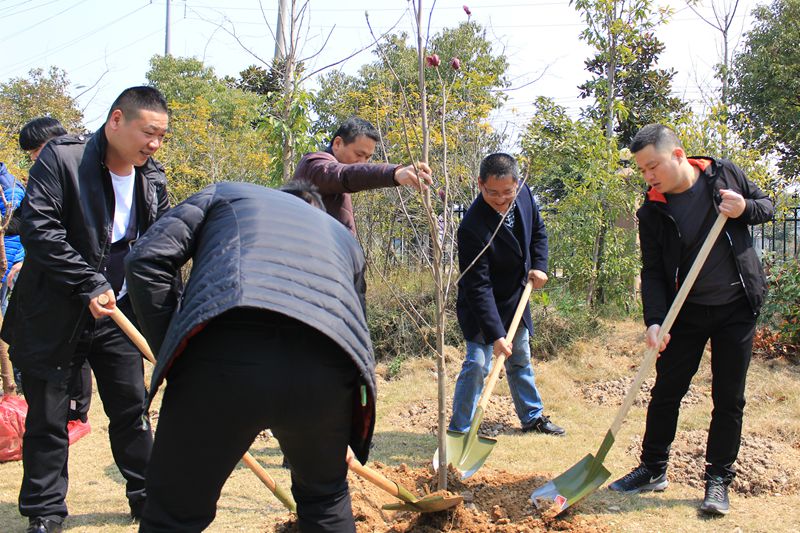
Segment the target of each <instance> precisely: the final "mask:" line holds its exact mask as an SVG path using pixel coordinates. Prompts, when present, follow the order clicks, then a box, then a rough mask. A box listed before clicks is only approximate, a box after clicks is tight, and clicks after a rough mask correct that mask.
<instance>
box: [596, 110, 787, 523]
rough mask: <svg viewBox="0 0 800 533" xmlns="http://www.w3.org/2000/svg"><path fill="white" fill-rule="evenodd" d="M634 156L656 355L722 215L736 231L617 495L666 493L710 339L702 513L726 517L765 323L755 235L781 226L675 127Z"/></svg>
mask: <svg viewBox="0 0 800 533" xmlns="http://www.w3.org/2000/svg"><path fill="white" fill-rule="evenodd" d="M631 152H633V154H634V157H635V159H636V164H637V165H638V166H639V169H640V170H641V171H642V174H643V175H644V180H645V182H647V185H648V186H649V187H648V190H647V194H646V197H645V201H644V204H643V205H642V207H641V208H640V209H639V211H638V212H637V213H636V215H637V217H638V219H639V238H640V241H641V247H642V304H643V309H644V321H645V325H646V326H647V332H646V342H647V344H648V346H650V347H655V345H656V342H657V339H658V332H659V330H660V328H661V323H662V322H663V321H664V317H665V316H666V314H667V311H668V309H669V306H670V305H671V303H672V301H673V299H674V298H675V296H676V294H677V292H678V289H679V288H680V285H681V283H683V280H684V278H685V276H686V274H687V273H688V272H689V269H690V268H691V265H692V263H693V262H694V259H695V257H696V256H697V253H698V251H699V250H700V247H701V246H702V244H703V242H704V241H705V237H706V235H707V234H708V232H709V230H710V229H711V226H712V225H713V224H714V220H715V219H716V218H717V213H718V212H719V213H723V214H724V215H726V216H727V217H728V221H727V222H726V223H725V227H724V230H723V235H721V236H720V237H719V238H718V239H717V241H716V242H715V244H714V246H713V248H712V249H711V252H710V253H709V255H708V258H707V259H706V262H705V263H704V265H703V268H702V269H701V270H700V274H699V275H698V277H697V280H696V281H695V283H694V285H693V286H692V289H691V291H689V295H688V296H687V298H686V303H685V304H684V305H683V307H682V308H681V311H680V313H679V314H678V317H677V318H676V320H675V324H674V326H673V327H672V330H671V333H670V335H669V336H668V337H667V338H666V339H665V341H664V343H663V345H662V346H660V347H659V349H660V350H661V355H660V356H659V358H658V361H657V362H656V382H655V385H654V386H653V389H652V391H651V393H650V394H651V398H650V404H649V405H648V407H647V423H646V424H647V425H646V428H645V434H644V440H643V442H642V455H641V464H640V465H639V466H638V467H636V468H634V469H633V470H632V471H631V472H630V473H629V474H627V475H625V476H624V477H622V478H620V479H618V480H616V481H615V482H614V483H612V484H611V485H609V488H610V489H611V490H615V491H619V492H624V493H626V494H636V493H639V492H642V491H654V490H655V491H662V490H664V489H666V488H667V484H668V481H667V462H668V460H669V449H670V446H671V444H672V441H673V439H674V438H675V431H676V429H677V425H678V411H679V409H680V403H681V399H682V398H683V396H684V395H685V394H686V391H687V390H688V389H689V384H690V382H691V380H692V377H693V376H694V374H695V373H696V372H697V369H698V367H699V365H700V360H701V358H702V356H703V350H704V348H705V346H706V343H707V342H708V340H709V339H710V340H711V374H712V381H711V397H712V399H713V401H714V410H713V412H712V414H711V426H710V428H709V431H708V444H707V446H706V468H705V480H706V490H705V497H704V499H703V503H702V504H701V506H700V510H701V511H703V512H705V513H708V514H726V513H727V512H728V510H729V502H728V485H729V484H730V483H731V481H732V480H733V477H734V475H735V471H734V470H733V467H732V465H733V463H734V461H736V456H737V454H738V453H739V443H740V440H741V434H742V416H743V413H744V405H745V398H744V390H745V378H746V377H747V369H748V367H749V365H750V356H751V353H752V347H753V334H754V333H755V325H756V317H757V316H758V313H759V310H760V308H761V304H762V302H763V301H764V297H765V295H766V292H767V280H766V277H765V276H764V271H763V270H762V268H761V263H760V261H759V259H758V256H757V255H756V252H755V250H754V249H753V242H752V239H751V237H750V232H749V231H748V227H747V226H748V224H762V223H764V222H766V221H768V220H769V219H770V218H772V212H773V208H772V202H771V201H770V199H769V198H768V197H767V195H766V194H764V193H763V192H762V191H761V190H760V189H759V188H758V187H757V186H756V185H755V184H754V183H753V182H751V181H750V180H748V179H747V178H746V177H745V175H744V172H742V170H741V169H740V168H739V167H738V166H736V165H735V164H733V163H732V162H730V161H728V160H725V159H712V158H709V157H688V156H687V155H686V152H685V151H684V149H683V146H682V145H681V143H680V140H679V139H678V137H677V136H676V135H675V133H674V132H673V131H672V130H670V129H669V128H667V127H666V126H662V125H660V124H650V125H648V126H645V127H644V128H642V129H641V130H640V131H639V132H638V133H637V134H636V136H635V137H634V138H633V141H632V142H631Z"/></svg>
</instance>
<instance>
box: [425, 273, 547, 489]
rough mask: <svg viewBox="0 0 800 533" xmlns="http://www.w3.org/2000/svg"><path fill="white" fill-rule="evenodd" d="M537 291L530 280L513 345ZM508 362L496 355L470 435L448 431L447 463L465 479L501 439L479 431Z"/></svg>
mask: <svg viewBox="0 0 800 533" xmlns="http://www.w3.org/2000/svg"><path fill="white" fill-rule="evenodd" d="M532 289H533V282H532V281H530V280H528V283H527V285H525V290H524V291H522V297H521V298H520V299H519V304H517V310H516V311H515V312H514V318H513V319H512V320H511V326H510V327H509V328H508V334H507V335H506V342H509V343H510V342H513V340H514V335H515V334H516V333H517V326H519V321H520V320H521V319H522V312H523V311H524V310H525V306H526V305H528V299H529V298H530V296H531V290H532ZM505 361H506V356H505V354H502V353H501V354H497V355H495V360H494V364H493V366H492V371H491V372H490V373H489V375H488V376H487V377H486V381H485V382H484V384H483V392H482V393H481V397H480V399H479V400H478V406H477V407H476V408H475V414H474V415H473V416H472V423H471V424H470V426H469V430H468V431H467V432H466V433H463V432H461V431H451V430H447V443H446V445H447V460H448V462H449V464H450V465H452V466H453V468H455V469H456V470H458V471H459V472H460V473H461V479H467V478H468V477H470V476H471V475H472V474H474V473H475V472H477V471H478V469H479V468H480V467H481V466H483V463H484V462H485V461H486V458H487V457H489V454H490V453H492V449H493V448H494V445H495V444H497V439H493V438H491V437H481V436H480V435H478V428H480V427H481V422H483V415H484V413H485V411H486V407H487V405H489V397H490V396H491V395H492V391H493V390H494V386H495V385H496V384H497V378H498V377H500V371H501V370H503V364H504V363H505ZM433 467H434V469H438V467H439V449H438V448H437V449H436V452H435V453H434V454H433Z"/></svg>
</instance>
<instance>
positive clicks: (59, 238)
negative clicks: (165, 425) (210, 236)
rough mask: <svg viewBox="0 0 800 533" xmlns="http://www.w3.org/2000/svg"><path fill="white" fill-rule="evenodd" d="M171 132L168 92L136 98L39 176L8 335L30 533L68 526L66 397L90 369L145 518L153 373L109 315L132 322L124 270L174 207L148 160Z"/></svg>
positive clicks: (52, 145) (57, 154)
mask: <svg viewBox="0 0 800 533" xmlns="http://www.w3.org/2000/svg"><path fill="white" fill-rule="evenodd" d="M167 122H168V117H167V104H166V101H165V100H164V97H163V96H162V95H161V93H159V92H158V91H157V90H156V89H153V88H152V87H132V88H129V89H126V90H125V91H123V92H122V94H120V96H119V97H117V99H116V100H115V101H114V103H113V104H112V106H111V110H110V111H109V113H108V116H107V119H106V122H105V124H104V125H103V126H102V127H101V128H100V129H99V130H98V131H97V132H96V133H95V134H94V135H92V136H91V137H90V138H88V139H87V138H86V137H84V136H80V135H78V136H69V135H67V136H63V137H59V138H56V139H53V140H51V141H50V142H49V143H47V144H46V145H45V147H44V148H43V149H42V152H41V153H40V154H39V157H38V158H37V161H36V163H35V164H34V165H33V167H31V170H30V178H29V180H28V190H27V195H26V196H25V200H24V201H23V203H22V208H21V212H20V228H19V229H20V236H21V237H22V244H23V245H24V246H25V250H26V254H27V255H26V258H25V267H24V268H23V269H22V271H21V272H20V275H19V279H18V280H17V283H16V287H15V289H14V292H13V294H12V297H11V302H10V303H9V308H8V313H7V315H6V319H5V321H4V324H3V328H2V333H1V334H2V337H3V339H4V340H5V341H6V342H8V344H9V345H10V347H11V359H12V361H13V362H14V364H15V366H17V368H19V369H20V370H21V372H22V383H23V391H24V393H25V398H26V400H27V402H28V415H27V419H26V421H25V436H24V438H23V449H22V463H23V477H22V486H21V488H20V494H19V510H20V513H21V514H22V515H23V516H26V517H28V518H29V528H28V532H29V533H44V532H54V531H55V532H58V531H61V529H62V523H63V521H64V518H65V517H66V516H67V505H66V501H65V498H66V494H67V485H68V474H67V457H68V449H69V448H68V434H67V416H68V411H69V409H68V403H69V391H70V390H71V386H72V382H73V380H74V379H75V378H76V375H77V374H78V373H79V372H80V369H81V366H82V365H83V361H84V360H87V359H88V361H89V364H90V365H91V367H92V370H93V371H94V374H95V378H96V380H97V389H98V392H99V394H100V399H101V400H102V402H103V407H104V409H105V412H106V414H107V415H108V418H109V429H108V433H109V440H110V442H111V450H112V452H113V455H114V461H115V462H116V464H117V467H118V468H119V471H120V473H121V474H122V476H123V478H124V479H125V482H126V484H125V492H126V496H127V498H128V502H129V505H130V512H131V516H132V517H133V518H134V519H136V518H138V517H139V515H140V514H141V510H142V508H143V505H144V501H145V498H146V494H145V483H144V472H145V468H146V465H147V460H148V458H149V456H150V449H151V447H152V433H151V430H150V426H149V423H148V422H147V421H146V420H147V418H146V417H145V416H143V415H144V414H145V413H144V402H145V388H144V374H143V373H144V367H143V364H142V357H141V354H140V353H139V351H138V350H137V349H136V348H135V347H134V345H133V344H132V343H131V341H130V340H129V339H128V338H127V336H126V335H125V334H124V333H123V332H122V331H121V330H120V329H119V328H118V327H117V326H116V324H115V323H114V322H113V320H112V319H111V318H110V317H109V315H110V314H111V313H112V312H113V311H114V310H115V308H116V306H119V308H120V309H121V310H122V311H123V312H124V313H125V314H126V315H128V316H129V317H130V318H131V320H133V321H134V322H135V316H134V315H133V312H132V310H131V307H130V303H129V301H128V298H127V297H126V287H125V283H124V271H123V268H124V266H123V259H124V257H125V255H126V254H127V252H128V250H129V248H130V244H131V243H132V242H133V241H134V240H135V239H136V238H137V236H138V235H139V234H141V233H143V232H144V231H145V230H146V229H147V228H148V227H149V226H150V225H151V224H153V223H154V222H155V221H156V219H157V218H159V217H160V216H161V215H162V214H163V213H164V212H165V211H166V210H167V209H168V207H169V201H168V199H167V183H166V177H165V175H164V169H163V167H162V166H161V165H160V164H158V163H157V162H156V161H155V160H153V158H152V157H151V156H152V155H153V154H155V152H156V151H157V150H158V149H159V148H160V147H161V143H162V141H163V139H164V135H165V133H166V130H167ZM101 295H106V296H107V297H108V299H109V301H108V303H107V304H106V305H105V306H102V305H100V303H99V302H98V297H99V296H101Z"/></svg>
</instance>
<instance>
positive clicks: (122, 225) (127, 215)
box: [109, 168, 136, 300]
mask: <svg viewBox="0 0 800 533" xmlns="http://www.w3.org/2000/svg"><path fill="white" fill-rule="evenodd" d="M109 174H111V184H112V185H113V186H114V229H113V230H112V232H111V242H112V243H113V242H117V241H119V240H120V239H123V238H124V237H125V232H126V231H127V230H128V224H129V223H130V221H131V207H132V206H133V184H134V181H135V179H134V178H135V177H136V171H135V170H134V169H133V168H131V173H130V174H129V175H127V176H120V175H117V174H114V173H113V172H111V171H109ZM127 285H128V284H127V282H125V281H123V282H122V288H121V289H120V291H119V294H118V295H117V300H119V299H120V298H122V297H123V296H125V294H126V293H127V292H128V287H127Z"/></svg>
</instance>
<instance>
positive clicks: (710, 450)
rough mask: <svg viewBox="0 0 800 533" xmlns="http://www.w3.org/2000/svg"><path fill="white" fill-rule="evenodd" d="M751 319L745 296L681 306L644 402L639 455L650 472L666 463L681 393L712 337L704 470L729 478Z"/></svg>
mask: <svg viewBox="0 0 800 533" xmlns="http://www.w3.org/2000/svg"><path fill="white" fill-rule="evenodd" d="M755 324H756V318H755V317H754V316H753V313H752V311H751V309H750V305H749V304H748V302H747V300H746V299H745V298H740V299H739V300H737V301H735V302H732V303H730V304H726V305H711V306H710V305H698V304H692V303H686V304H685V305H684V306H683V309H682V310H681V312H680V314H679V315H678V318H677V320H676V321H675V325H674V326H673V328H672V332H671V334H672V337H671V340H670V342H669V344H668V345H667V348H666V350H664V351H663V352H662V353H661V356H660V357H659V358H658V360H657V361H656V383H655V385H654V386H653V390H652V391H651V393H650V394H651V399H650V405H649V406H648V407H647V427H646V429H645V434H644V441H643V443H642V456H641V460H642V463H644V465H645V466H647V468H649V469H650V470H651V471H652V472H654V473H661V472H665V471H666V469H667V462H668V460H669V450H670V446H671V445H672V441H673V440H674V439H675V432H676V429H677V425H678V412H679V409H680V403H681V399H682V398H683V396H684V395H685V394H686V392H687V391H688V390H689V384H690V382H691V381H692V377H693V376H694V375H695V373H696V372H697V369H698V367H699V365H700V360H701V358H702V356H703V350H704V348H705V345H706V342H707V341H708V340H709V339H710V340H711V374H712V379H711V397H712V400H713V402H714V410H713V411H712V413H711V426H710V427H709V430H708V442H707V445H706V474H708V475H717V476H722V477H724V478H726V479H731V478H733V476H734V475H735V471H734V470H733V468H732V465H733V463H734V461H736V456H737V455H738V454H739V444H740V441H741V435H742V416H743V413H744V405H745V399H744V389H745V380H746V377H747V369H748V367H749V366H750V356H751V353H752V348H753V334H754V333H755Z"/></svg>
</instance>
